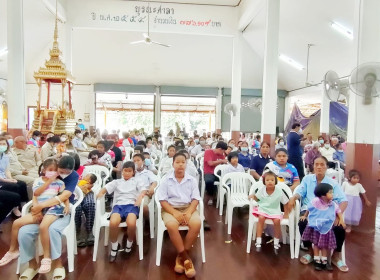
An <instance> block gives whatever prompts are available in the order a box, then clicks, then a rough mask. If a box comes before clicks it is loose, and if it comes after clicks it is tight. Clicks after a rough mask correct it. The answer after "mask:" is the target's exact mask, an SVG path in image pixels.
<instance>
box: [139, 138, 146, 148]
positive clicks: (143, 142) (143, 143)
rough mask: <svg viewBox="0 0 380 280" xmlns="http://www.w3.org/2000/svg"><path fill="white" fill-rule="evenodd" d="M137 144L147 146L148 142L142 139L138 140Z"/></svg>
mask: <svg viewBox="0 0 380 280" xmlns="http://www.w3.org/2000/svg"><path fill="white" fill-rule="evenodd" d="M137 145H138V146H143V147H144V148H146V142H145V141H144V140H140V141H138V142H137Z"/></svg>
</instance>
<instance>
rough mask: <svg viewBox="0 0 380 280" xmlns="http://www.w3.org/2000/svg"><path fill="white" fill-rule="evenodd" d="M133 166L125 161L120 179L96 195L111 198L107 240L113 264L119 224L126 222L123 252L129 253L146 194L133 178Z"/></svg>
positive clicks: (110, 259)
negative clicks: (106, 195) (109, 243)
mask: <svg viewBox="0 0 380 280" xmlns="http://www.w3.org/2000/svg"><path fill="white" fill-rule="evenodd" d="M134 176H135V164H134V163H133V162H131V161H127V162H126V163H124V164H123V170H122V177H123V178H121V179H118V180H113V181H112V182H110V183H108V184H107V185H106V186H105V187H104V188H103V189H101V190H100V192H99V193H98V195H97V198H98V199H99V198H101V197H103V196H104V195H105V193H108V194H111V193H114V196H113V207H112V213H111V217H110V232H109V239H110V241H111V253H110V257H109V261H110V262H114V261H115V259H116V256H117V252H118V250H119V248H120V244H119V243H118V242H117V237H118V235H119V225H120V223H122V222H124V221H126V222H127V235H128V239H127V246H126V248H125V252H127V253H129V252H130V251H131V249H132V244H133V239H134V237H135V236H136V221H137V218H138V216H139V205H140V204H141V201H142V199H143V197H144V195H145V193H146V191H145V190H142V186H141V183H140V182H139V180H137V179H136V178H135V177H134Z"/></svg>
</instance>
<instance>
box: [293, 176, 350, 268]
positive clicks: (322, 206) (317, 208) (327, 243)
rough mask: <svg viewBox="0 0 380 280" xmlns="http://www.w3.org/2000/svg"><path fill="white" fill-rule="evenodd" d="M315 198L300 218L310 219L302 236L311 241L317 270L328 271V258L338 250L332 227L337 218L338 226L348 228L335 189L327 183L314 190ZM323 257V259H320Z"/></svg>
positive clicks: (303, 238)
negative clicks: (335, 196) (336, 200)
mask: <svg viewBox="0 0 380 280" xmlns="http://www.w3.org/2000/svg"><path fill="white" fill-rule="evenodd" d="M314 194H315V198H314V199H313V200H312V201H311V202H309V204H308V206H307V209H308V210H307V211H305V214H304V215H303V216H302V217H301V218H300V220H301V221H304V220H305V219H308V220H309V221H308V225H307V227H306V229H305V231H304V232H303V234H302V240H303V241H310V242H312V243H313V245H314V248H313V251H314V267H315V270H323V269H327V268H328V267H327V256H328V255H329V254H330V252H331V250H334V249H335V248H336V239H335V234H334V231H333V230H332V227H333V225H334V222H335V218H336V217H338V218H339V223H338V225H342V226H343V228H345V227H346V225H345V223H344V219H343V215H342V212H341V210H340V208H339V206H338V204H336V202H334V201H333V200H332V199H333V187H332V186H331V185H329V184H326V183H321V184H319V185H318V186H317V187H316V188H315V190H314ZM320 255H322V257H320Z"/></svg>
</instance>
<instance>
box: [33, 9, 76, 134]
mask: <svg viewBox="0 0 380 280" xmlns="http://www.w3.org/2000/svg"><path fill="white" fill-rule="evenodd" d="M61 55H62V52H61V51H60V49H59V47H58V19H57V16H56V19H55V29H54V42H53V48H52V49H51V50H50V59H49V60H47V61H45V67H40V69H39V70H38V72H34V75H33V77H34V78H35V79H36V82H37V85H38V101H37V109H35V111H34V121H33V129H36V130H39V131H41V132H42V133H48V132H49V131H51V132H53V133H55V134H59V133H68V134H73V133H74V130H75V124H76V123H75V112H74V110H73V109H72V104H71V90H72V88H73V85H74V84H75V80H74V78H73V77H72V75H71V73H70V72H69V71H68V70H66V66H65V64H64V63H63V62H62V60H61ZM43 82H44V83H45V85H46V87H47V101H46V108H44V109H42V108H41V88H42V84H43ZM51 84H61V86H62V105H61V106H60V107H59V108H58V109H52V108H50V86H51ZM66 86H67V88H68V94H69V102H68V103H65V88H66Z"/></svg>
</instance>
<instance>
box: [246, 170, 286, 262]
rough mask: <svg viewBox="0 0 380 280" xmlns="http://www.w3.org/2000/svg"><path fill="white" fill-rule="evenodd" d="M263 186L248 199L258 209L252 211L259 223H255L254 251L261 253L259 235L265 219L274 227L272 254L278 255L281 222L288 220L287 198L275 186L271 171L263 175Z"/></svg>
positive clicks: (279, 188)
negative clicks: (282, 210) (251, 200)
mask: <svg viewBox="0 0 380 280" xmlns="http://www.w3.org/2000/svg"><path fill="white" fill-rule="evenodd" d="M263 184H264V186H263V187H261V188H260V189H258V191H257V192H256V193H255V194H253V195H250V196H249V198H253V199H254V200H256V201H257V202H258V205H259V206H258V207H257V208H255V209H254V210H253V215H255V216H257V217H258V219H259V221H258V222H257V231H256V232H257V235H256V251H257V252H260V251H261V235H262V234H263V228H264V223H265V220H266V219H270V220H272V221H273V225H274V239H273V243H274V244H273V245H274V253H275V255H278V250H279V249H280V237H281V224H280V223H281V220H282V219H283V218H284V219H287V218H288V207H287V204H288V202H289V198H288V197H287V195H286V194H285V193H284V192H283V191H282V189H281V187H278V186H276V185H277V176H276V174H274V173H273V172H272V171H268V172H265V173H264V174H263ZM280 203H282V204H283V205H284V210H285V211H284V217H283V216H282V213H281V208H280Z"/></svg>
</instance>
